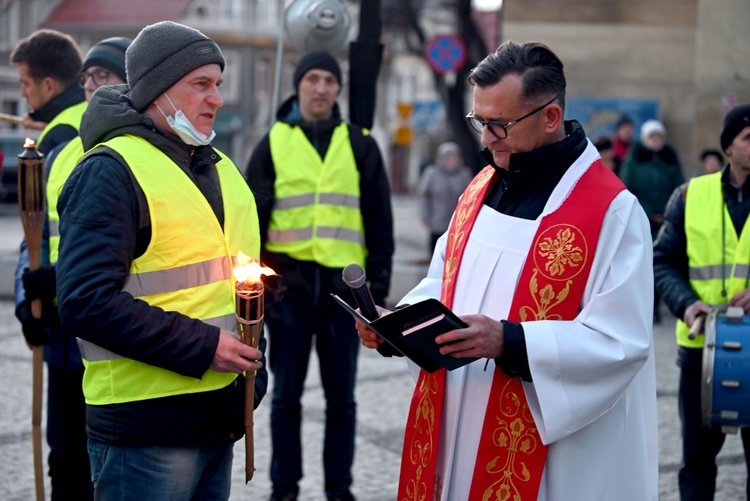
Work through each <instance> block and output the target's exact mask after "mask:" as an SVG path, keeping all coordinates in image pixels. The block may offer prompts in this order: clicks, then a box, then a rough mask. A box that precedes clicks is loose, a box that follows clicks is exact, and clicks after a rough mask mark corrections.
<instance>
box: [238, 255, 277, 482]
mask: <svg viewBox="0 0 750 501" xmlns="http://www.w3.org/2000/svg"><path fill="white" fill-rule="evenodd" d="M233 271H234V278H235V279H236V285H235V316H236V317H237V328H238V330H239V333H240V338H241V339H242V342H243V343H245V344H247V345H248V346H252V347H253V348H257V347H258V343H259V341H260V337H261V336H262V335H263V315H264V308H265V301H264V296H263V280H262V276H263V275H275V274H276V273H274V271H273V270H272V269H271V268H268V267H266V266H263V265H262V264H261V263H260V262H259V261H257V260H254V259H252V258H250V257H248V256H247V255H245V254H244V253H243V252H241V251H240V252H239V253H238V254H237V266H235V268H234V270H233ZM254 407H255V371H253V372H248V373H247V374H246V376H245V483H248V482H249V481H250V480H252V478H253V473H254V472H255V438H254V435H253V410H254Z"/></svg>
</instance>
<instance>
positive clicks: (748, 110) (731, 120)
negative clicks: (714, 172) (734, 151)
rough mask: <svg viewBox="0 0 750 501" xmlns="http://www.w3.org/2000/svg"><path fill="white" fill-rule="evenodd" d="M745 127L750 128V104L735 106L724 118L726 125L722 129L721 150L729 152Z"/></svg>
mask: <svg viewBox="0 0 750 501" xmlns="http://www.w3.org/2000/svg"><path fill="white" fill-rule="evenodd" d="M745 127H750V104H741V105H738V106H735V107H734V108H732V109H731V110H729V113H727V116H725V117H724V125H723V126H722V128H721V149H722V150H724V151H727V148H729V145H730V144H732V141H734V138H735V137H737V134H739V133H740V132H742V129H744V128H745Z"/></svg>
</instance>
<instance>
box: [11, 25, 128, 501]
mask: <svg viewBox="0 0 750 501" xmlns="http://www.w3.org/2000/svg"><path fill="white" fill-rule="evenodd" d="M129 44H130V40H129V39H127V38H108V39H106V40H102V41H101V42H99V43H98V44H96V45H94V46H93V47H92V48H91V50H89V52H88V53H87V54H86V57H85V58H84V60H83V66H82V68H81V70H80V73H77V76H78V82H79V83H80V86H79V85H76V86H75V88H76V89H77V92H80V89H83V92H84V93H85V96H86V101H85V102H83V103H81V104H82V105H83V106H85V104H86V102H87V101H88V100H89V99H91V95H92V94H93V93H94V91H95V90H96V89H97V88H99V86H100V85H104V84H110V85H112V84H121V83H124V82H125V50H126V49H127V48H128V45H129ZM74 81H75V80H74ZM79 121H80V116H79ZM58 127H61V128H63V127H64V128H68V127H69V126H63V125H60V126H58ZM55 135H56V134H55V133H53V134H52V136H48V137H54V136H55ZM58 137H63V136H58ZM55 140H57V138H56V139H55ZM83 152H84V151H83V144H82V143H81V139H80V137H78V135H77V134H76V136H75V137H73V138H72V139H71V140H70V141H67V142H63V143H60V144H58V145H57V146H55V147H53V148H52V150H51V151H50V152H49V153H48V154H47V161H46V163H45V168H46V171H47V172H46V173H47V186H46V189H47V212H48V214H47V216H48V219H47V224H46V226H45V232H44V238H45V245H44V249H45V255H44V259H43V261H44V263H45V264H44V265H42V266H41V267H39V268H38V269H36V270H30V271H29V270H28V263H29V260H28V252H27V250H26V246H25V243H23V244H22V248H21V255H20V257H19V262H18V268H17V269H16V316H17V317H18V318H19V320H20V321H21V323H22V326H23V332H24V334H25V335H26V339H27V341H28V342H29V344H37V343H40V344H47V345H49V346H47V348H46V350H45V358H46V360H47V369H48V370H47V374H48V391H47V442H48V443H49V447H50V454H49V471H50V476H51V477H52V496H53V499H81V500H86V499H91V498H92V495H93V489H92V486H91V469H90V466H89V456H88V452H87V450H86V440H87V438H86V414H85V410H86V406H85V403H84V399H83V391H82V390H81V386H82V381H83V362H82V361H81V353H80V352H79V350H78V343H77V342H76V338H75V336H74V335H71V334H68V333H66V332H64V331H63V329H62V328H61V327H60V322H59V316H58V315H57V307H56V305H55V304H54V302H53V301H54V299H55V296H56V283H57V280H56V274H55V262H56V261H57V257H58V247H59V243H60V233H59V231H58V223H59V220H60V218H59V216H58V214H57V199H58V196H59V192H60V191H61V190H62V187H63V184H64V183H65V180H66V179H67V178H68V176H69V175H70V173H71V172H72V170H73V167H75V165H76V162H77V161H78V158H79V157H80V156H81V155H83ZM36 298H39V299H42V301H43V302H44V304H45V307H43V308H42V311H43V312H45V315H44V318H42V319H36V318H34V317H33V316H32V315H31V308H30V304H31V301H32V300H33V299H36Z"/></svg>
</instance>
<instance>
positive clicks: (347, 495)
mask: <svg viewBox="0 0 750 501" xmlns="http://www.w3.org/2000/svg"><path fill="white" fill-rule="evenodd" d="M328 501H355V498H354V496H353V495H352V493H351V492H350V491H349V490H348V489H347V490H346V491H344V492H342V493H341V494H336V495H335V496H328Z"/></svg>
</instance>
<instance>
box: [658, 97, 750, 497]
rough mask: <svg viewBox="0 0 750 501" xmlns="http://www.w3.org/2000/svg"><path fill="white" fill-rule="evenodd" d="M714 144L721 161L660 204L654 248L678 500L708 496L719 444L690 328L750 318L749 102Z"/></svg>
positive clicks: (749, 456) (747, 437)
mask: <svg viewBox="0 0 750 501" xmlns="http://www.w3.org/2000/svg"><path fill="white" fill-rule="evenodd" d="M720 143H721V147H722V149H723V150H724V151H725V153H726V154H727V157H728V158H729V164H728V165H726V166H725V167H724V168H723V169H722V170H720V171H719V172H715V173H713V174H706V175H704V176H699V177H695V178H693V179H691V180H690V181H689V182H687V183H685V184H683V185H682V186H680V187H679V188H677V189H676V190H675V191H674V193H673V194H672V197H671V198H670V200H669V203H668V204H667V211H666V222H665V224H664V226H663V227H662V230H661V232H660V233H659V237H658V238H657V240H656V242H655V243H654V279H655V282H656V286H657V287H658V288H659V291H660V292H661V294H662V297H663V298H664V302H665V303H666V304H667V306H668V307H669V309H670V310H671V311H672V313H673V314H674V315H675V316H676V317H677V318H678V320H677V344H678V352H677V353H678V354H677V365H678V366H679V367H680V385H679V410H680V421H681V423H682V427H681V429H682V455H683V460H682V467H681V468H680V472H679V486H680V497H681V499H683V500H689V499H690V500H692V499H695V500H699V499H713V497H714V491H715V489H716V473H717V465H716V456H717V455H718V454H719V451H720V450H721V447H722V445H723V444H724V439H725V435H724V433H723V432H722V427H721V426H711V427H706V426H704V425H703V423H702V410H703V409H702V406H701V391H702V389H701V388H702V385H703V383H702V381H703V378H702V360H703V347H704V344H705V335H704V334H703V333H700V334H699V335H697V336H693V337H691V336H690V335H689V333H690V330H691V328H692V327H693V326H694V325H695V324H696V322H698V321H699V319H701V318H702V317H705V316H706V315H707V314H709V313H710V312H712V311H715V310H717V309H720V308H722V307H725V306H727V305H729V306H738V307H741V308H742V309H743V310H744V312H745V315H747V314H748V313H750V287H749V286H748V274H747V269H748V266H750V260H749V259H748V255H750V225H749V224H747V219H748V216H749V215H750V182H748V176H749V175H750V104H744V105H741V106H737V107H735V108H733V109H732V110H731V111H730V112H729V113H728V114H727V115H726V117H725V118H724V124H723V126H722V131H721V136H720ZM688 249H690V251H689V252H688ZM711 376H713V374H711ZM741 376H742V375H741V374H739V373H738V374H737V377H741ZM709 410H710V409H709ZM723 424H726V425H731V422H728V421H724V423H723ZM740 434H741V436H742V445H743V447H744V450H745V463H746V464H747V465H748V466H750V428H746V427H742V428H740ZM746 493H747V496H748V499H750V481H748V483H747V486H746Z"/></svg>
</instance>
